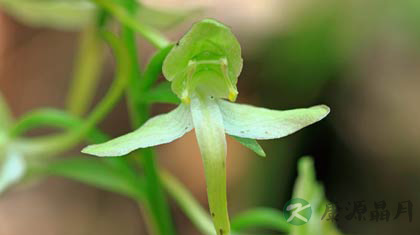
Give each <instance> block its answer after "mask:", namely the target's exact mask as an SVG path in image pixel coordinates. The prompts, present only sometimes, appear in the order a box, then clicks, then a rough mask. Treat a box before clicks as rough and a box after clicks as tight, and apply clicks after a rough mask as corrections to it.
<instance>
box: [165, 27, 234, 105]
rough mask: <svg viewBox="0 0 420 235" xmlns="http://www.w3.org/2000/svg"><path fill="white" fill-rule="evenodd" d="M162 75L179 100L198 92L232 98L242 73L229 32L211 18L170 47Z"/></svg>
mask: <svg viewBox="0 0 420 235" xmlns="http://www.w3.org/2000/svg"><path fill="white" fill-rule="evenodd" d="M162 69H163V74H164V75H165V78H166V79H167V80H168V81H172V90H173V91H174V92H175V94H177V96H178V97H180V98H181V100H183V99H185V98H187V97H189V96H190V93H194V92H195V89H201V90H202V91H205V92H207V93H210V94H208V95H212V96H215V97H217V98H229V99H234V98H236V95H237V90H236V83H237V81H238V76H239V74H240V73H241V70H242V57H241V47H240V45H239V42H238V40H237V39H236V37H235V35H234V34H233V33H232V31H231V29H230V28H229V27H227V26H225V25H223V24H222V23H220V22H218V21H216V20H214V19H204V20H201V21H199V22H197V23H195V24H194V25H193V26H192V27H191V29H190V30H189V31H188V32H187V33H186V34H185V35H184V36H183V37H182V38H181V40H179V42H178V43H177V44H176V45H175V47H174V48H172V50H171V52H170V53H169V54H168V56H167V57H166V59H165V61H164V63H163V68H162Z"/></svg>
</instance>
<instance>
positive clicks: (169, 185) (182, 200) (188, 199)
mask: <svg viewBox="0 0 420 235" xmlns="http://www.w3.org/2000/svg"><path fill="white" fill-rule="evenodd" d="M159 172H160V178H161V179H162V183H163V185H164V186H165V188H166V190H167V191H168V193H169V194H170V195H171V196H172V197H173V198H174V199H175V201H176V202H177V203H178V205H179V206H180V207H181V209H182V210H183V211H184V213H185V214H186V215H187V216H188V218H190V220H191V221H192V222H193V223H194V225H195V226H196V227H197V228H198V230H200V232H201V233H202V234H205V235H215V234H216V232H215V231H214V226H213V223H212V222H211V218H210V215H209V214H208V213H207V212H206V211H205V210H204V209H203V208H202V207H201V205H200V204H199V203H198V202H197V201H196V200H195V199H194V197H193V196H192V195H191V193H190V192H189V191H188V190H187V189H185V188H184V186H183V185H182V184H181V183H180V182H179V181H178V180H177V179H176V178H175V177H174V176H172V175H171V174H170V173H169V172H167V171H165V170H162V169H161V170H160V171H159Z"/></svg>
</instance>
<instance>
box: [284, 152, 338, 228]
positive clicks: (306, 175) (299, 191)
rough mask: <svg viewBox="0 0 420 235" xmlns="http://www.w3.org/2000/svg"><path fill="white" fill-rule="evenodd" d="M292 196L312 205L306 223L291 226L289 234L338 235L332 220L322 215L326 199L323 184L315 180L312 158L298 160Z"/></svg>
mask: <svg viewBox="0 0 420 235" xmlns="http://www.w3.org/2000/svg"><path fill="white" fill-rule="evenodd" d="M293 198H302V199H304V200H306V201H308V202H309V203H310V204H311V207H312V216H311V218H310V220H309V222H308V223H306V224H304V225H300V226H291V228H290V235H306V234H314V235H340V234H341V233H340V232H339V231H338V229H337V228H336V226H335V224H334V222H332V221H327V220H326V219H325V218H324V220H322V219H321V218H322V216H323V214H324V212H325V208H326V206H327V203H328V200H327V199H326V196H325V193H324V189H323V186H322V185H321V184H320V183H319V182H318V181H317V180H316V174H315V167H314V162H313V160H312V158H310V157H303V158H301V159H300V160H299V162H298V177H297V179H296V183H295V187H294V191H293Z"/></svg>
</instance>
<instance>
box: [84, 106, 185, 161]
mask: <svg viewBox="0 0 420 235" xmlns="http://www.w3.org/2000/svg"><path fill="white" fill-rule="evenodd" d="M191 129H192V121H191V115H190V112H189V110H188V108H187V107H186V106H184V105H182V104H181V105H179V106H178V107H177V108H176V109H175V110H172V111H171V112H169V113H166V114H161V115H158V116H156V117H153V118H151V119H150V120H148V121H147V122H146V123H145V124H144V125H143V126H141V127H140V128H139V129H137V130H135V131H133V132H131V133H128V134H126V135H123V136H120V137H118V138H115V139H113V140H110V141H108V142H106V143H103V144H97V145H90V146H88V147H86V148H84V149H83V150H82V152H83V153H87V154H92V155H96V156H100V157H113V156H123V155H125V154H127V153H130V152H131V151H134V150H136V149H139V148H147V147H151V146H156V145H160V144H165V143H169V142H172V141H174V140H176V139H178V138H180V137H182V136H183V135H184V134H185V133H187V132H189V131H190V130H191Z"/></svg>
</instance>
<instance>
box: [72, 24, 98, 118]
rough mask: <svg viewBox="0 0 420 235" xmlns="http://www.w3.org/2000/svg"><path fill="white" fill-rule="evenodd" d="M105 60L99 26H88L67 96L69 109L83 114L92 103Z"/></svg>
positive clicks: (77, 113) (82, 36)
mask: <svg viewBox="0 0 420 235" xmlns="http://www.w3.org/2000/svg"><path fill="white" fill-rule="evenodd" d="M103 60H104V48H103V43H102V40H101V39H100V36H99V32H98V28H97V27H95V25H92V26H89V27H87V28H86V29H85V30H84V31H83V32H82V33H81V35H80V41H79V49H78V52H77V55H76V60H75V69H74V74H73V79H72V84H71V86H70V92H69V95H68V97H67V110H68V111H69V112H70V113H71V114H73V115H75V116H82V115H83V114H84V113H85V112H86V110H87V109H88V108H89V106H90V104H91V103H92V98H93V94H94V92H93V91H94V90H95V88H96V86H97V83H98V81H99V77H100V73H101V68H102V64H103Z"/></svg>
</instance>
